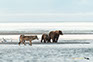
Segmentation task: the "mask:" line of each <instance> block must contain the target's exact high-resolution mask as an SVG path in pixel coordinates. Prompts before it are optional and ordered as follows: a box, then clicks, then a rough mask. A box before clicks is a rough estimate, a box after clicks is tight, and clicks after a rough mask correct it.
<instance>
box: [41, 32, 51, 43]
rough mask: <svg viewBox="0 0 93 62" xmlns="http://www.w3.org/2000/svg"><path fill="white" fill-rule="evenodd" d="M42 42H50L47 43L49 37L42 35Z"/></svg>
mask: <svg viewBox="0 0 93 62" xmlns="http://www.w3.org/2000/svg"><path fill="white" fill-rule="evenodd" d="M42 40H44V43H46V42H50V41H49V35H48V34H43V35H42V37H41V42H42Z"/></svg>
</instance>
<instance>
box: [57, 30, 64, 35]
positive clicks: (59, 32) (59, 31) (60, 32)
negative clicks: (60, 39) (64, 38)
mask: <svg viewBox="0 0 93 62" xmlns="http://www.w3.org/2000/svg"><path fill="white" fill-rule="evenodd" d="M55 32H56V33H57V34H59V35H63V33H62V31H61V30H58V31H55Z"/></svg>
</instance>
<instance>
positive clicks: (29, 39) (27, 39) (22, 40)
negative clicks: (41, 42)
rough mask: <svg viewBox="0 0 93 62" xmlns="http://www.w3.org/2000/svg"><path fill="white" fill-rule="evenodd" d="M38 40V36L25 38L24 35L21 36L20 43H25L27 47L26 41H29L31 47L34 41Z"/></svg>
mask: <svg viewBox="0 0 93 62" xmlns="http://www.w3.org/2000/svg"><path fill="white" fill-rule="evenodd" d="M35 39H37V40H38V37H37V36H24V35H20V42H19V43H18V44H19V45H20V43H23V44H24V45H25V41H29V42H30V45H32V40H35Z"/></svg>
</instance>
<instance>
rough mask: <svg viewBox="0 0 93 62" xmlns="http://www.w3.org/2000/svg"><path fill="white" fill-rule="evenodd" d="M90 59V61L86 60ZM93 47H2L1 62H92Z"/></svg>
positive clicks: (54, 45)
mask: <svg viewBox="0 0 93 62" xmlns="http://www.w3.org/2000/svg"><path fill="white" fill-rule="evenodd" d="M84 57H86V58H89V60H87V59H84ZM92 61H93V45H89V44H88V45H86V44H85V45H82V44H78V45H75V44H73V45H70V44H69V45H68V44H66V45H62V44H61V45H57V44H49V45H48V44H47V45H45V44H44V45H38V44H37V45H35V44H33V46H29V45H26V46H24V45H21V46H19V45H0V62H92Z"/></svg>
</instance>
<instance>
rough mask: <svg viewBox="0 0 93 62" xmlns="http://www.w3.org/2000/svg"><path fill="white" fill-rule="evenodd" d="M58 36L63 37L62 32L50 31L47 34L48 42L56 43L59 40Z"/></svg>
mask: <svg viewBox="0 0 93 62" xmlns="http://www.w3.org/2000/svg"><path fill="white" fill-rule="evenodd" d="M59 35H63V33H62V31H60V30H56V31H51V32H50V33H49V37H50V39H49V41H50V40H51V39H52V41H53V42H55V43H57V41H58V39H59Z"/></svg>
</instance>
